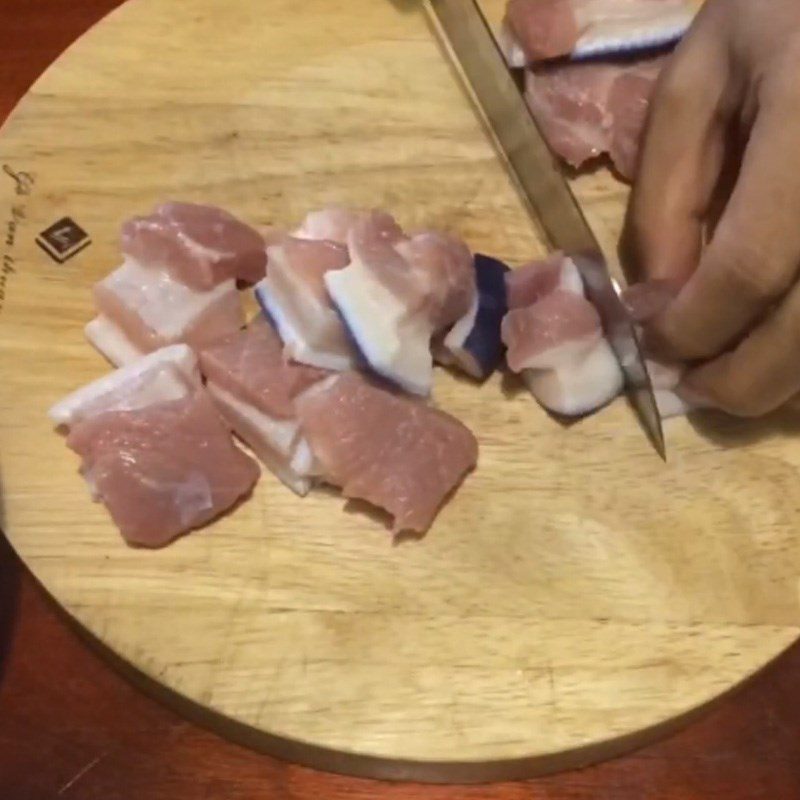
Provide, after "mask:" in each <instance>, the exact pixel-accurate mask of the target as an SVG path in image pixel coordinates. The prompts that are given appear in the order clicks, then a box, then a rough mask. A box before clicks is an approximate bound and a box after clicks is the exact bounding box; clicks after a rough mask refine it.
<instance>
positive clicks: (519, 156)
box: [424, 0, 666, 460]
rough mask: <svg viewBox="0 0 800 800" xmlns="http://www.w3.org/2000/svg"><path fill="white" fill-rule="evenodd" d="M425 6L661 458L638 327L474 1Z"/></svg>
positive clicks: (440, 0) (445, 0)
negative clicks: (568, 264) (574, 279)
mask: <svg viewBox="0 0 800 800" xmlns="http://www.w3.org/2000/svg"><path fill="white" fill-rule="evenodd" d="M424 3H425V9H426V11H427V13H428V16H429V18H430V19H431V21H432V23H433V27H434V29H435V31H436V33H437V35H438V37H439V39H440V40H441V42H442V45H443V46H444V48H445V50H446V52H447V54H448V56H449V57H450V60H451V61H452V62H453V66H454V67H455V69H456V71H457V72H458V74H459V76H460V78H461V80H462V82H463V83H464V86H465V88H466V89H467V91H468V93H469V95H470V98H471V100H472V102H473V104H474V105H475V107H476V109H477V111H478V112H479V114H480V116H481V118H482V121H483V123H484V125H485V126H486V128H487V130H488V132H489V134H490V136H491V137H492V138H493V140H494V142H495V145H496V147H497V149H498V151H499V153H500V155H501V156H502V157H503V159H504V161H505V162H506V166H507V167H508V168H509V170H510V172H511V174H512V176H513V177H514V178H515V180H516V182H517V184H518V186H519V188H520V189H521V192H522V195H523V197H524V198H525V200H526V202H527V204H528V206H529V208H530V211H531V212H532V213H533V215H534V217H535V218H536V219H538V221H539V223H540V225H541V228H542V229H543V231H544V233H545V235H546V236H547V238H548V240H549V242H550V245H551V246H552V247H553V248H554V249H559V250H563V251H564V252H565V253H566V254H567V255H569V256H570V257H571V258H572V259H573V260H574V261H575V264H576V266H577V267H578V270H579V271H580V273H581V276H582V278H583V282H584V285H585V289H586V295H587V297H588V299H589V300H590V301H591V302H592V303H593V304H594V306H595V307H596V308H597V311H598V313H599V315H600V318H601V320H602V322H603V328H604V330H605V334H606V336H607V338H608V341H609V343H610V345H611V348H612V350H613V351H614V354H615V356H616V358H617V361H618V362H619V365H620V368H621V369H622V373H623V375H624V376H625V385H626V393H627V395H628V398H629V400H630V402H631V405H632V406H633V408H634V411H635V412H636V414H637V416H638V418H639V421H640V422H641V424H642V427H643V428H644V430H645V433H646V434H647V436H648V438H649V439H650V441H651V442H652V444H653V446H654V447H655V449H656V451H657V452H658V454H659V455H660V456H661V458H663V459H664V460H666V443H665V441H664V431H663V428H662V426H661V415H660V414H659V412H658V406H657V404H656V399H655V394H654V393H653V386H652V383H651V381H650V376H649V374H648V372H647V368H646V367H645V363H644V358H643V356H642V351H641V347H640V345H639V341H638V339H637V336H636V330H635V328H634V325H633V322H632V320H631V318H630V316H629V314H628V311H627V309H626V308H625V306H624V305H623V303H622V301H621V300H620V298H619V295H618V294H617V292H616V290H615V288H614V284H613V282H612V279H611V275H610V273H609V270H608V265H607V264H606V260H605V257H604V255H603V251H602V249H601V247H600V245H599V243H598V241H597V238H596V237H595V235H594V233H593V232H592V229H591V228H590V227H589V224H588V223H587V221H586V217H585V216H584V214H583V211H582V210H581V208H580V206H579V205H578V202H577V200H576V199H575V196H574V194H573V193H572V189H571V188H570V186H569V184H568V183H567V180H566V178H564V176H563V175H562V173H561V170H560V169H559V166H558V162H557V160H556V157H555V155H554V154H553V152H552V151H551V150H550V147H549V146H548V144H547V142H546V141H545V139H544V137H543V136H542V133H541V132H540V130H539V127H538V125H537V124H536V121H535V119H534V117H533V114H532V113H531V111H530V109H529V108H528V105H527V103H526V102H525V100H524V98H523V97H522V94H521V93H520V91H519V89H518V88H517V85H516V83H515V82H514V78H513V76H512V75H511V72H510V70H509V68H508V66H507V64H506V61H505V59H504V58H503V55H502V53H501V52H500V48H499V47H498V45H497V42H496V41H495V38H494V36H493V35H492V31H491V29H490V28H489V24H488V23H487V21H486V18H485V17H484V15H483V12H482V11H481V9H480V7H479V6H478V4H477V2H476V0H424Z"/></svg>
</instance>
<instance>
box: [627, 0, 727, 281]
mask: <svg viewBox="0 0 800 800" xmlns="http://www.w3.org/2000/svg"><path fill="white" fill-rule="evenodd" d="M719 15H720V14H719V11H718V5H717V4H712V5H711V6H708V7H706V8H705V9H704V10H703V11H702V12H701V14H700V16H699V17H698V20H697V22H696V23H695V26H694V27H693V28H692V29H691V30H690V32H689V34H688V35H687V37H686V38H685V39H684V41H683V42H682V43H681V44H680V45H679V47H678V49H677V50H676V52H675V54H674V55H673V57H672V59H671V61H670V62H669V64H668V65H667V67H666V68H665V70H664V72H663V73H662V75H661V77H660V79H659V82H658V85H657V87H656V90H655V93H654V96H653V100H652V102H651V112H650V119H649V122H648V126H647V131H646V134H645V139H644V146H643V150H642V155H641V161H640V166H639V171H638V174H637V178H636V182H635V184H634V187H633V191H632V194H631V201H630V203H629V206H628V213H627V216H626V222H625V229H624V232H623V237H622V244H621V258H622V260H623V262H624V263H625V264H626V267H627V268H628V271H629V273H631V274H632V277H633V278H634V279H636V280H646V279H651V278H655V279H671V280H677V281H679V282H681V283H683V282H684V281H685V279H686V278H687V277H688V275H689V274H690V273H691V272H692V270H693V269H694V267H695V266H696V264H697V258H698V255H699V253H700V247H701V244H702V229H703V225H702V222H703V218H704V216H705V212H706V209H707V207H708V204H709V202H710V200H711V196H712V194H713V190H714V187H715V186H716V184H717V179H718V176H719V173H720V168H721V165H722V161H723V155H724V151H725V127H726V125H727V122H728V120H729V119H730V116H731V114H732V111H733V108H734V107H735V98H734V97H733V96H732V89H731V87H730V85H729V75H730V70H729V65H728V53H727V49H726V44H725V35H724V28H723V22H724V20H719V19H717V17H719Z"/></svg>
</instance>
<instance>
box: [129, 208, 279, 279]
mask: <svg viewBox="0 0 800 800" xmlns="http://www.w3.org/2000/svg"><path fill="white" fill-rule="evenodd" d="M122 252H123V253H124V254H125V256H126V257H127V258H129V259H132V260H134V261H138V262H139V263H141V264H145V265H147V266H149V267H151V268H155V269H163V270H166V271H167V272H169V273H170V275H172V277H173V278H175V280H178V281H180V282H181V283H184V284H186V285H187V286H189V287H191V288H192V289H196V290H198V291H207V290H209V289H213V288H214V287H215V286H217V285H219V284H220V283H223V282H224V281H228V280H232V279H233V280H236V279H238V280H242V281H246V282H247V283H255V282H256V281H258V280H260V279H261V278H263V277H264V273H265V271H266V266H267V256H266V253H265V252H264V239H263V237H262V236H261V235H260V234H259V233H258V231H256V230H255V229H253V228H251V227H250V226H249V225H246V224H245V223H243V222H241V221H240V220H238V219H236V217H234V216H233V215H232V214H229V213H228V212H227V211H223V210H222V209H220V208H216V207H214V206H204V205H196V204H194V203H163V204H162V205H159V206H157V207H156V209H155V211H154V212H153V213H152V214H150V215H149V216H147V217H134V218H133V219H130V220H128V221H127V222H126V223H125V224H124V225H123V227H122Z"/></svg>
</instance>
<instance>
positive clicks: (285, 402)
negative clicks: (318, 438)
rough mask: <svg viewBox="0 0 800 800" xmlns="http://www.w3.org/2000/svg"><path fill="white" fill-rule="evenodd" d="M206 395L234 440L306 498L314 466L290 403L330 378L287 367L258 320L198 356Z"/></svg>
mask: <svg viewBox="0 0 800 800" xmlns="http://www.w3.org/2000/svg"><path fill="white" fill-rule="evenodd" d="M200 364H201V367H202V370H203V373H204V374H205V376H206V378H207V379H208V390H209V392H210V393H211V395H212V397H213V398H214V400H215V402H216V403H217V405H218V407H219V409H220V411H221V412H222V414H223V416H224V417H225V419H226V420H227V421H228V423H229V424H230V425H231V427H232V428H233V430H234V431H235V433H236V435H237V436H238V437H239V438H240V439H242V441H244V442H245V443H246V444H247V445H248V446H249V447H250V448H251V449H252V450H253V452H254V453H255V454H256V455H257V456H258V458H259V460H261V461H262V462H263V463H264V465H265V466H266V467H267V468H268V469H269V470H270V471H271V472H272V473H273V474H275V475H276V476H277V477H278V478H279V479H280V480H281V481H283V482H284V483H285V484H286V485H287V486H288V487H289V488H290V489H292V491H294V492H296V493H297V494H301V495H303V494H306V493H307V492H308V490H309V489H310V487H311V484H312V479H313V477H314V476H315V475H316V464H315V463H314V461H313V459H310V458H309V457H308V453H309V451H308V447H307V445H306V444H305V442H304V441H303V439H302V436H301V435H300V427H299V424H298V422H297V419H296V416H295V407H294V400H295V398H296V397H297V396H298V395H299V394H300V393H301V392H303V391H305V390H306V389H308V388H309V387H310V386H312V385H313V384H314V383H316V382H317V381H319V380H321V379H322V378H324V377H326V376H327V375H328V374H329V373H327V372H323V371H322V370H318V369H314V368H312V367H306V366H302V365H299V364H293V363H289V362H288V361H286V360H285V358H284V356H283V354H282V349H281V342H280V339H279V338H278V335H277V334H276V332H275V330H274V329H273V328H272V326H271V325H270V324H269V323H268V322H267V321H266V320H265V319H263V318H262V317H259V318H257V319H256V320H254V321H253V322H251V323H250V326H249V327H248V328H247V329H246V330H244V331H241V332H239V333H238V334H236V335H235V336H233V337H231V338H230V339H228V340H225V341H223V342H220V343H218V344H216V345H215V346H213V347H211V348H209V349H208V350H204V351H202V352H201V353H200Z"/></svg>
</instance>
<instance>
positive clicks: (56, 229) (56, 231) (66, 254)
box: [36, 217, 92, 264]
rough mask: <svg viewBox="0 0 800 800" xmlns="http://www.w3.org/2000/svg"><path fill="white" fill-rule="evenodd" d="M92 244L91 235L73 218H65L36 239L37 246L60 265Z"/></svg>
mask: <svg viewBox="0 0 800 800" xmlns="http://www.w3.org/2000/svg"><path fill="white" fill-rule="evenodd" d="M91 243H92V240H91V237H90V236H89V234H88V233H87V232H86V231H85V230H84V229H83V228H81V226H80V225H78V223H77V222H75V220H74V219H72V218H71V217H63V218H62V219H60V220H58V222H54V223H53V224H52V225H51V226H50V227H49V228H47V229H46V230H44V231H42V232H41V233H40V234H39V235H38V236H37V237H36V244H38V245H39V247H41V248H42V250H44V251H45V253H47V255H49V256H50V258H52V259H53V261H57V262H58V263H59V264H63V263H64V262H65V261H68V260H69V259H70V258H72V257H73V256H76V255H78V253H80V252H81V250H84V249H85V248H87V247H88V246H89V245H90V244H91Z"/></svg>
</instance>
